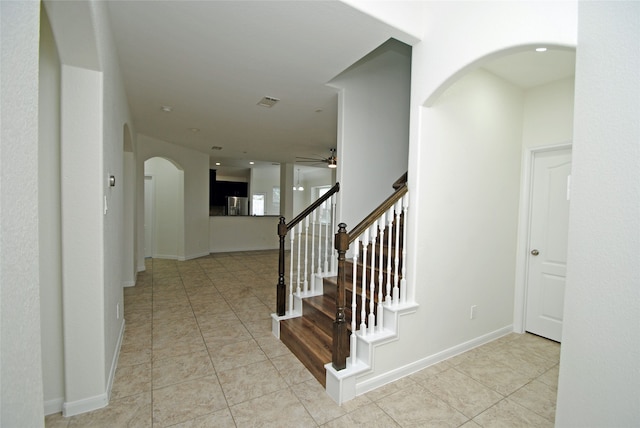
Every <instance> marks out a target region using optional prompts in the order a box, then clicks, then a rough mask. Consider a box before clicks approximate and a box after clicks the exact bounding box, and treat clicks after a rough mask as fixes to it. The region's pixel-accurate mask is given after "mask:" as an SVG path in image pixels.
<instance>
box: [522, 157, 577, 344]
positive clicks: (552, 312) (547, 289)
mask: <svg viewBox="0 0 640 428" xmlns="http://www.w3.org/2000/svg"><path fill="white" fill-rule="evenodd" d="M532 171H533V177H532V183H533V186H532V190H531V205H530V206H531V215H530V219H531V223H530V230H529V254H528V257H529V263H528V266H529V268H528V276H527V311H526V312H527V316H526V322H525V324H526V325H525V330H527V331H529V332H531V333H534V334H537V335H540V336H543V337H546V338H549V339H552V340H555V341H557V342H560V341H561V340H562V318H563V307H564V288H565V279H566V271H567V229H568V224H569V197H570V190H571V188H570V184H571V183H570V180H571V149H563V150H554V151H548V152H540V153H536V154H535V156H534V160H533V168H532Z"/></svg>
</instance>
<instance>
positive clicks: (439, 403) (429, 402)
mask: <svg viewBox="0 0 640 428" xmlns="http://www.w3.org/2000/svg"><path fill="white" fill-rule="evenodd" d="M277 261H278V255H277V252H276V251H255V252H242V253H224V254H211V255H210V256H207V257H203V258H199V259H195V260H190V261H186V262H178V261H174V260H161V259H155V260H152V259H148V260H147V261H146V268H147V270H146V271H145V272H141V273H140V274H138V281H137V285H136V286H135V287H131V288H125V290H124V293H125V310H124V315H125V320H126V331H125V335H124V339H123V343H122V348H121V352H120V357H119V361H118V369H117V372H116V376H115V380H114V385H113V388H112V394H111V400H110V404H109V406H107V407H106V408H104V409H100V410H97V411H94V412H90V413H86V414H82V415H77V416H73V417H70V418H63V417H62V416H61V415H60V414H55V415H50V416H48V417H47V418H46V426H47V427H48V428H54V427H55V428H58V427H69V428H71V427H125V426H127V427H152V426H153V427H164V426H177V427H251V426H259V427H267V426H272V427H281V426H287V427H317V426H323V427H343V426H344V427H355V426H379V427H392V426H451V427H457V426H463V425H464V426H465V427H478V426H483V427H499V426H509V427H515V426H531V427H545V426H549V427H552V426H553V421H554V417H555V400H556V391H557V378H558V362H559V356H560V345H559V344H557V343H555V342H551V341H548V340H546V339H542V338H539V337H537V336H533V335H530V334H525V335H518V334H510V335H508V336H505V337H503V338H501V339H498V340H496V341H494V342H492V343H489V344H487V345H485V346H482V347H479V348H476V349H474V350H472V351H469V352H467V353H465V354H462V355H459V356H457V357H454V358H451V359H449V360H447V361H444V362H442V363H440V364H436V365H434V366H431V367H428V368H426V369H424V370H422V371H420V372H417V373H415V374H413V375H411V376H409V377H407V378H404V379H401V380H399V381H396V382H394V383H392V384H389V385H387V386H384V387H382V388H379V389H377V390H374V391H371V392H369V393H367V394H364V395H362V396H359V397H357V398H356V399H354V400H352V401H349V402H347V403H345V404H344V405H343V406H341V407H340V406H337V405H336V404H335V403H334V402H333V401H332V400H331V399H330V398H329V397H328V396H327V395H326V394H325V392H324V390H323V389H322V387H321V386H320V384H319V383H318V382H317V381H316V380H315V379H314V378H313V376H312V375H311V374H310V373H309V372H308V371H307V370H306V369H305V368H304V367H303V366H302V364H301V363H299V362H298V360H297V359H296V358H295V357H294V356H293V354H291V352H290V351H289V350H288V349H287V348H286V347H285V346H284V345H282V344H281V343H280V341H279V340H277V339H276V338H275V337H274V336H273V335H272V334H271V317H270V313H271V312H273V311H274V308H275V297H276V296H275V284H276V282H277Z"/></svg>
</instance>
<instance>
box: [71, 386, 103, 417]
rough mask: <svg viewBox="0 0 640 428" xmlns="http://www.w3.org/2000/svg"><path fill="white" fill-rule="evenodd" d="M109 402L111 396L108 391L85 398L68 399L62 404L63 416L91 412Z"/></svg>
mask: <svg viewBox="0 0 640 428" xmlns="http://www.w3.org/2000/svg"><path fill="white" fill-rule="evenodd" d="M108 404H109V397H108V394H107V393H106V392H103V393H102V394H99V395H96V396H93V397H89V398H83V399H82V400H78V401H67V402H65V403H63V404H62V416H64V417H65V418H66V417H69V416H75V415H79V414H81V413H86V412H91V411H93V410H98V409H102V408H103V407H106V406H107V405H108Z"/></svg>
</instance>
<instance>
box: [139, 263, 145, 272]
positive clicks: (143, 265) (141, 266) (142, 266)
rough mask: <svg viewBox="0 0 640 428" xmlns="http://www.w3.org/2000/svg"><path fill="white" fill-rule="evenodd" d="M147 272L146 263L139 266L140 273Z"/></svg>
mask: <svg viewBox="0 0 640 428" xmlns="http://www.w3.org/2000/svg"><path fill="white" fill-rule="evenodd" d="M146 270H147V266H145V264H144V262H143V263H142V264H141V265H138V272H144V271H146Z"/></svg>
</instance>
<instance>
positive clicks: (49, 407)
mask: <svg viewBox="0 0 640 428" xmlns="http://www.w3.org/2000/svg"><path fill="white" fill-rule="evenodd" d="M63 404H64V398H63V397H60V398H54V399H53V400H47V401H45V402H44V415H45V416H48V415H53V414H55V413H60V412H62V405H63Z"/></svg>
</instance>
